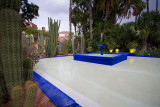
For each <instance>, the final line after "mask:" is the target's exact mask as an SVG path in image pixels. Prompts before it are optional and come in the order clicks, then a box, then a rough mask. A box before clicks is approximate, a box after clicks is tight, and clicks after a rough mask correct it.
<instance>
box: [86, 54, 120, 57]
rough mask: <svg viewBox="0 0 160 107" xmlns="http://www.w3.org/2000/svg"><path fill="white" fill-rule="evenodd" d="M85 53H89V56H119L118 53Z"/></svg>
mask: <svg viewBox="0 0 160 107" xmlns="http://www.w3.org/2000/svg"><path fill="white" fill-rule="evenodd" d="M85 55H88V56H99V57H115V56H118V54H117V55H116V54H103V55H101V54H85Z"/></svg>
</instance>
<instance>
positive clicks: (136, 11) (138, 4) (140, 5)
mask: <svg viewBox="0 0 160 107" xmlns="http://www.w3.org/2000/svg"><path fill="white" fill-rule="evenodd" d="M132 8H133V13H132V14H133V16H135V23H137V19H138V16H139V15H140V14H141V13H142V11H143V9H145V3H144V2H143V1H141V0H136V1H133V3H132Z"/></svg>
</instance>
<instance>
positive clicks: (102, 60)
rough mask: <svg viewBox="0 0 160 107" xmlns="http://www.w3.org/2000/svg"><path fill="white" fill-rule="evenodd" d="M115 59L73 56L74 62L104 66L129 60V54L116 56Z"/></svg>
mask: <svg viewBox="0 0 160 107" xmlns="http://www.w3.org/2000/svg"><path fill="white" fill-rule="evenodd" d="M115 55H117V56H113V57H102V56H89V55H86V54H78V55H73V57H74V60H77V61H84V62H91V63H97V64H104V65H115V64H117V63H119V62H122V61H124V60H127V54H115Z"/></svg>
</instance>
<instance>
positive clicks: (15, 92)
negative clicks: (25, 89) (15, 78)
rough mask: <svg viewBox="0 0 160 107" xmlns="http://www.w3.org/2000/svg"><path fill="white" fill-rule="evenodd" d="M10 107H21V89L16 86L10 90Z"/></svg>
mask: <svg viewBox="0 0 160 107" xmlns="http://www.w3.org/2000/svg"><path fill="white" fill-rule="evenodd" d="M11 97H12V107H22V98H21V97H22V88H21V87H20V86H19V85H16V86H15V87H13V89H12V96H11Z"/></svg>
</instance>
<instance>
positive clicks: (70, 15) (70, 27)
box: [69, 0, 72, 39]
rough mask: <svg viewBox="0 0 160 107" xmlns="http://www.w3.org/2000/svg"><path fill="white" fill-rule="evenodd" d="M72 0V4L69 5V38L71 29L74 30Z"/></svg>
mask: <svg viewBox="0 0 160 107" xmlns="http://www.w3.org/2000/svg"><path fill="white" fill-rule="evenodd" d="M71 23H72V0H70V6H69V32H70V33H69V38H70V39H71V32H72V31H71V30H72V25H71Z"/></svg>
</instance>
